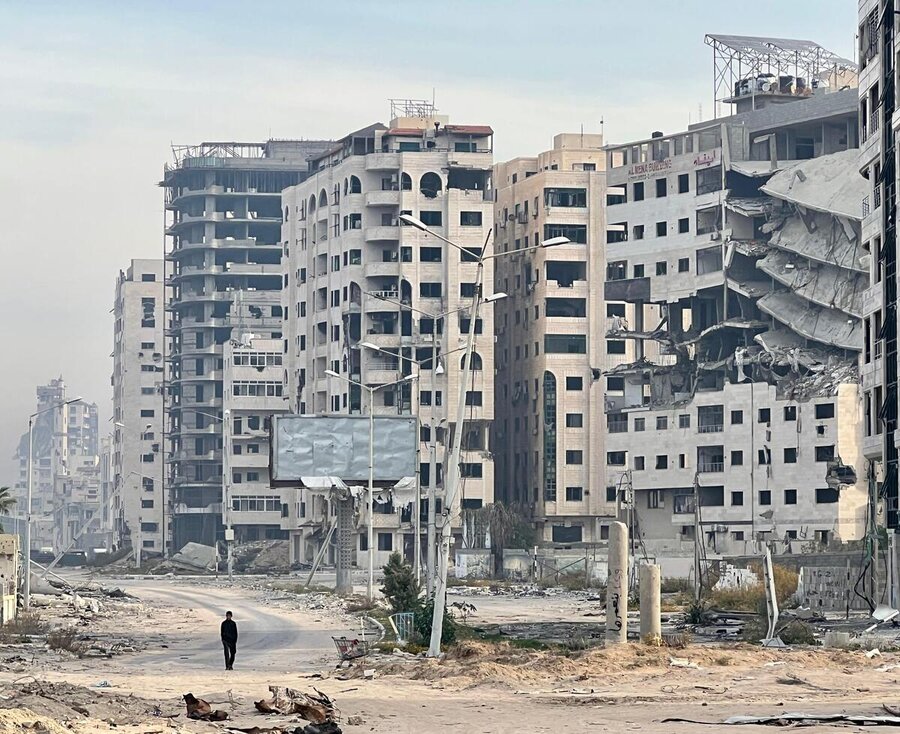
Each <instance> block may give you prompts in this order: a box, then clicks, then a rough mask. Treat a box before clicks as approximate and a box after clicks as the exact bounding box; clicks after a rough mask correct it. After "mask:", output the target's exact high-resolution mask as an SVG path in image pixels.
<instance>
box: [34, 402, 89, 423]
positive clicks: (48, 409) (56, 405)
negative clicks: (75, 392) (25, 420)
mask: <svg viewBox="0 0 900 734" xmlns="http://www.w3.org/2000/svg"><path fill="white" fill-rule="evenodd" d="M80 400H81V398H72V399H71V400H63V401H62V402H61V403H54V404H53V405H51V406H49V407H47V408H43V409H41V410H38V411H37V412H35V413H32V414H31V415H29V416H28V417H29V418H37V417H38V416H39V415H43V414H44V413H49V412H50V411H51V410H56V409H57V408H61V407H63V406H64V405H71V404H72V403H77V402H79V401H80Z"/></svg>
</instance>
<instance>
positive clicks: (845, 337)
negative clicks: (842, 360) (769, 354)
mask: <svg viewBox="0 0 900 734" xmlns="http://www.w3.org/2000/svg"><path fill="white" fill-rule="evenodd" d="M757 306H759V309H760V310H761V311H763V312H764V313H767V314H769V315H770V316H771V317H772V318H774V319H776V320H777V321H780V322H781V323H783V324H785V325H787V326H789V327H790V328H791V329H793V330H794V331H796V332H797V333H798V334H801V335H803V336H805V337H807V338H809V339H812V340H814V341H817V342H820V343H822V344H831V345H832V346H835V347H839V348H841V349H849V350H851V351H856V352H860V351H862V348H863V328H862V320H861V319H858V318H855V317H853V316H849V315H848V314H846V313H842V312H841V311H836V310H835V309H830V308H824V307H822V306H818V305H816V304H814V303H812V302H810V301H807V300H806V299H805V298H803V297H801V296H799V295H797V294H796V293H788V292H785V291H778V292H775V293H769V294H768V295H766V296H763V297H762V298H760V299H759V301H757Z"/></svg>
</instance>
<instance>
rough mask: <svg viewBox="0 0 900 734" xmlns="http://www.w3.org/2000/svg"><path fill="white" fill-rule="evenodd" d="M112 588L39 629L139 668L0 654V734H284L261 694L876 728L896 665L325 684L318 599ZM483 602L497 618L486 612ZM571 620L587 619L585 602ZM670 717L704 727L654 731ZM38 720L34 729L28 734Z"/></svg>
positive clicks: (759, 660) (471, 673) (679, 658)
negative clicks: (231, 625)
mask: <svg viewBox="0 0 900 734" xmlns="http://www.w3.org/2000/svg"><path fill="white" fill-rule="evenodd" d="M110 583H113V584H119V585H122V584H124V585H125V588H127V590H128V591H129V593H131V594H133V595H134V596H135V597H136V599H134V600H128V599H125V600H111V601H108V602H103V607H102V610H100V611H99V612H98V613H96V614H90V615H89V619H87V620H86V621H85V619H84V615H83V613H75V612H74V611H72V610H68V609H66V608H65V604H66V603H65V602H63V603H57V604H55V605H54V607H52V608H51V609H52V611H51V610H47V611H46V612H45V615H46V616H47V617H48V618H52V619H53V623H54V625H56V626H59V625H66V624H71V625H75V626H76V628H77V629H79V630H82V632H83V634H89V635H92V636H94V638H95V640H96V639H109V640H115V641H116V642H117V644H119V646H120V647H123V648H124V649H126V650H129V649H134V650H136V652H123V653H121V654H114V655H112V656H111V657H88V658H82V659H79V658H77V657H75V656H74V655H72V654H70V653H66V652H53V651H49V650H46V649H44V647H43V646H42V645H39V644H36V645H30V646H29V645H21V644H9V643H4V644H0V734H7V733H12V732H16V733H17V734H18V733H20V732H40V731H46V732H49V733H50V734H60V732H75V734H88V733H89V732H109V731H117V732H128V733H129V734H138V732H140V733H142V734H150V732H159V733H163V732H212V731H229V729H228V728H226V725H227V724H229V723H231V724H232V725H233V726H237V727H243V728H248V727H252V726H258V727H261V731H265V728H264V727H272V726H274V725H276V724H279V725H280V724H286V723H287V721H288V719H284V718H281V719H278V718H275V719H272V718H270V717H264V716H262V715H260V714H257V713H256V712H255V710H254V707H253V702H254V701H255V700H259V699H261V698H264V697H267V696H268V686H270V685H279V686H289V687H291V688H296V689H300V690H311V689H312V688H313V687H315V688H317V689H319V690H321V691H323V692H325V693H326V694H327V695H329V696H330V697H332V698H333V699H334V700H335V701H336V704H337V706H338V708H339V709H340V712H341V718H342V723H341V726H342V728H343V730H344V731H345V732H349V733H350V734H355V733H356V732H360V733H362V732H376V733H378V732H392V733H393V732H401V733H402V732H416V734H421V733H422V732H443V731H451V730H453V731H465V732H485V733H489V732H504V733H505V732H558V731H577V732H622V731H641V732H685V734H689V733H694V732H710V731H722V730H726V729H727V730H731V729H734V730H736V731H738V732H744V731H747V732H753V731H770V728H769V727H762V726H755V725H751V726H740V727H731V726H728V727H726V726H724V725H722V724H721V723H719V722H722V721H723V720H724V719H725V718H727V717H728V716H731V715H736V714H748V715H772V714H778V713H785V712H792V711H803V712H807V713H838V712H863V711H864V712H868V713H872V714H875V713H884V711H883V710H882V709H881V706H882V704H887V705H888V706H891V707H895V708H900V686H898V684H900V680H898V679H900V654H897V653H885V654H884V655H880V656H876V657H873V658H867V657H866V655H865V653H863V652H861V651H858V652H849V651H834V650H822V649H805V650H799V649H798V650H764V649H761V648H759V647H753V646H749V645H730V646H710V645H705V646H692V647H688V648H686V649H681V650H672V649H665V648H655V647H648V646H645V645H640V644H629V645H627V646H623V647H618V648H605V649H604V648H601V649H596V648H595V649H592V650H588V651H584V652H569V653H562V652H547V651H532V650H523V649H520V648H516V647H512V646H510V645H508V644H499V645H495V644H488V643H480V642H477V643H476V642H463V643H460V644H459V645H458V646H457V647H456V648H454V650H453V651H452V652H451V653H450V654H449V655H448V656H447V659H445V660H443V661H440V662H438V661H432V660H423V659H418V658H410V657H407V656H401V655H391V654H383V655H378V656H372V657H370V658H369V659H368V660H366V661H365V663H363V664H362V665H357V666H354V667H352V668H350V669H349V670H335V663H336V655H335V652H334V647H333V644H332V641H331V637H332V635H341V634H347V635H351V636H352V635H354V634H355V633H356V629H355V624H356V623H355V621H354V620H353V619H352V618H351V617H349V616H347V615H346V614H345V613H343V612H342V610H341V609H340V607H339V605H337V604H336V603H335V602H334V600H333V599H330V598H329V597H328V596H327V595H292V594H284V593H272V592H265V591H260V590H256V589H251V588H247V587H246V585H242V584H238V585H236V586H235V587H228V586H227V584H225V583H224V582H212V581H197V580H181V579H154V580H137V581H128V582H122V581H115V582H110ZM255 585H256V586H258V584H255ZM545 599H549V601H547V602H546V608H545V612H544V615H545V618H549V619H554V618H559V617H558V615H559V614H560V612H562V611H563V610H562V609H561V608H559V606H558V605H559V603H561V602H560V601H559V600H557V599H554V597H546V598H545ZM540 601H541V599H540V598H539V599H533V598H528V599H515V598H511V599H504V600H503V601H502V602H487V603H485V604H484V605H483V606H484V608H485V611H484V613H483V615H484V619H485V620H496V619H498V618H499V619H505V620H515V619H516V618H517V616H522V617H524V618H527V619H528V620H532V621H533V620H535V619H538V618H539V617H540ZM520 602H524V603H523V604H522V607H523V608H522V615H517V614H516V613H515V607H516V605H517V604H518V603H520ZM474 603H475V604H476V606H478V601H477V600H475V602H474ZM492 603H493V604H497V605H498V608H497V609H496V610H495V611H494V612H489V611H488V607H489V606H490V605H491V604H492ZM566 604H568V602H566ZM585 604H588V606H585ZM226 608H227V609H231V610H232V611H234V613H235V618H236V620H237V622H238V627H239V630H240V639H239V642H238V656H237V661H236V666H235V670H234V671H233V672H226V671H225V670H223V667H224V665H223V661H222V650H221V645H220V644H219V641H218V624H219V621H220V620H221V618H222V614H223V613H224V610H225V609H226ZM573 609H574V610H575V612H579V613H581V614H583V613H585V609H588V610H589V609H590V607H589V602H586V601H585V600H582V601H579V602H577V603H576V604H575V606H574V607H573ZM575 612H573V613H575ZM479 613H481V612H479ZM587 613H590V611H588V612H587ZM123 641H129V642H130V644H125V643H124V642H123ZM673 659H674V662H673ZM893 665H896V666H897V667H896V668H892V667H891V666H893ZM685 666H686V667H685ZM366 670H374V671H375V672H374V677H366V676H365V675H364V671H366ZM187 692H191V693H193V694H194V695H196V696H198V697H201V698H203V699H205V700H207V701H209V702H210V703H211V704H213V705H214V707H215V708H220V709H222V710H225V711H227V712H228V713H229V722H224V723H223V724H212V723H203V722H189V721H187V720H186V719H185V716H184V708H183V704H182V702H181V697H182V695H183V694H185V693H187ZM351 717H353V718H352V719H351ZM357 717H358V718H357ZM669 717H676V718H688V719H694V720H698V721H704V722H710V723H711V724H714V725H713V726H708V725H703V724H689V723H672V722H664V721H663V720H664V719H666V718H669ZM351 720H352V721H353V722H357V721H362V723H361V724H359V723H354V724H349V723H348V721H351ZM35 721H39V722H43V723H44V724H45V725H44V726H43V728H41V727H40V726H36V727H32V728H30V729H29V728H23V725H24V726H27V725H30V724H33V723H34V722H35ZM303 723H305V722H298V723H295V724H293V725H292V726H298V725H302V724H303ZM232 730H234V729H232ZM287 730H288V731H290V730H291V729H287ZM804 730H805V731H813V732H817V731H823V732H824V731H834V730H835V727H833V726H815V727H809V728H807V729H804Z"/></svg>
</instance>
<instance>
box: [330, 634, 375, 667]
mask: <svg viewBox="0 0 900 734" xmlns="http://www.w3.org/2000/svg"><path fill="white" fill-rule="evenodd" d="M331 639H332V640H334V646H335V647H336V648H337V651H338V657H339V658H340V659H341V661H340V663H338V667H339V668H340V667H341V665H342V664H344V663H350V662H352V661H353V660H357V659H358V658H364V657H365V656H366V655H368V654H369V643H368V641H366V640H360V639H349V638H347V637H332V638H331Z"/></svg>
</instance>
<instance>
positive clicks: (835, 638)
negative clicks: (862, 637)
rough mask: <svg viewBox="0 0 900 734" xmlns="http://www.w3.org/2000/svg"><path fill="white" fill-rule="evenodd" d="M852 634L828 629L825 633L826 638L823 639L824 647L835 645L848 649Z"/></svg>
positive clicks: (840, 648) (835, 646) (838, 647)
mask: <svg viewBox="0 0 900 734" xmlns="http://www.w3.org/2000/svg"><path fill="white" fill-rule="evenodd" d="M851 639H852V638H851V636H850V633H849V632H838V631H837V630H828V631H827V632H826V633H825V639H824V640H822V645H823V646H824V647H834V648H837V649H839V650H846V649H848V648H849V647H850V641H851Z"/></svg>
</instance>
